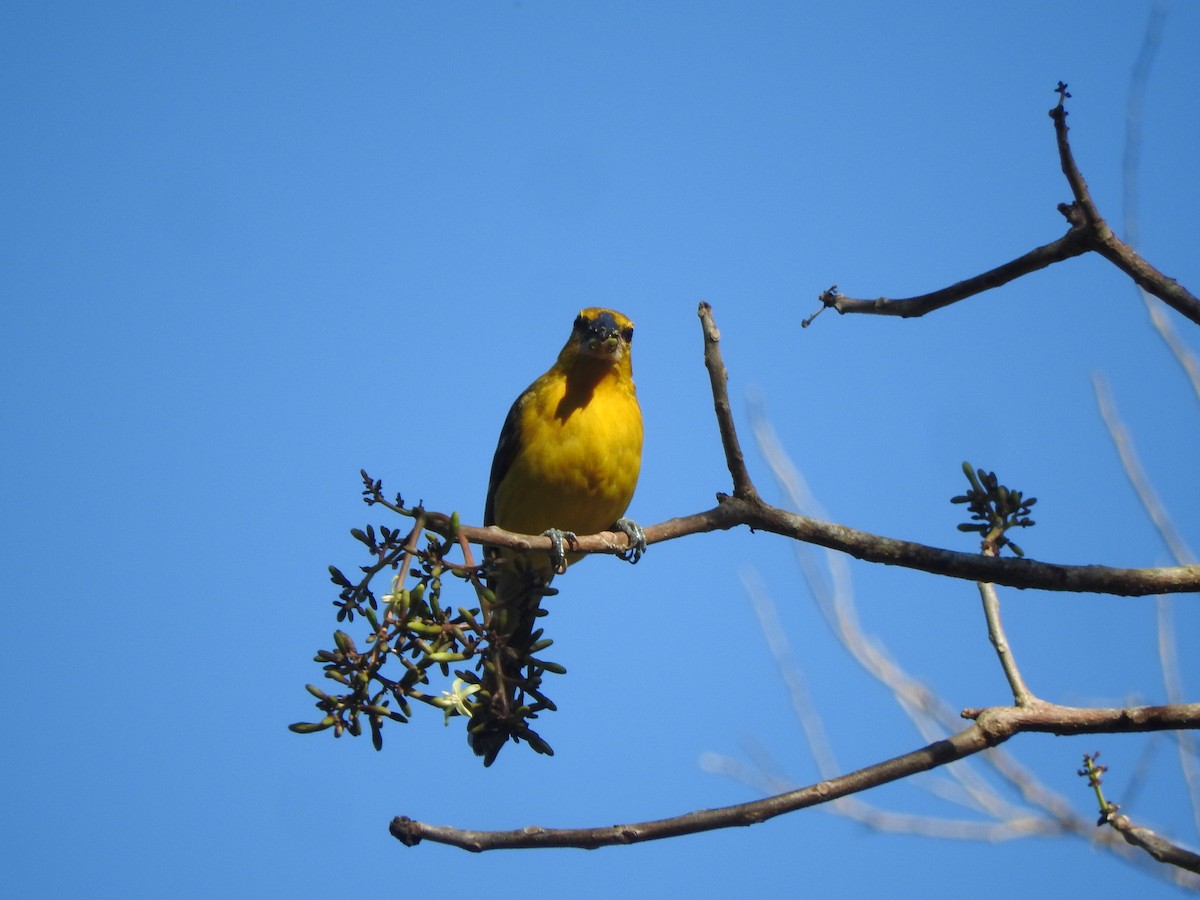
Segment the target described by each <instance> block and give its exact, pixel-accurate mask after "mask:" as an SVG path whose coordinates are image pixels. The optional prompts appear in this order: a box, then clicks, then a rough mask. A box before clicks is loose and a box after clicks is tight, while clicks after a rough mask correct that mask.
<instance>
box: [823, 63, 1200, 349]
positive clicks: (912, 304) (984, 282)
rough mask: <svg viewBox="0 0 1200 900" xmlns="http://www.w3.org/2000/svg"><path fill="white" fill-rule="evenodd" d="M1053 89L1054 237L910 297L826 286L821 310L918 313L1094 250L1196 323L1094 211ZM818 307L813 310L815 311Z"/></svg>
mask: <svg viewBox="0 0 1200 900" xmlns="http://www.w3.org/2000/svg"><path fill="white" fill-rule="evenodd" d="M1057 91H1058V94H1059V100H1058V103H1057V104H1056V105H1055V106H1054V108H1053V109H1051V110H1050V117H1051V119H1053V120H1054V135H1055V141H1056V143H1057V145H1058V156H1059V163H1060V165H1061V167H1062V171H1063V175H1064V176H1065V178H1066V180H1067V184H1068V185H1069V186H1070V188H1071V194H1072V196H1073V197H1074V201H1073V202H1072V203H1069V204H1065V203H1064V204H1059V207H1058V209H1059V211H1060V212H1061V213H1062V214H1063V215H1064V216H1065V217H1066V219H1067V221H1068V223H1069V224H1070V228H1069V230H1068V231H1067V233H1066V234H1064V235H1063V236H1062V237H1060V238H1059V239H1058V240H1056V241H1053V242H1051V243H1049V244H1046V245H1044V246H1042V247H1037V248H1035V249H1033V250H1030V251H1029V252H1028V253H1026V254H1025V255H1023V256H1020V257H1018V258H1017V259H1014V260H1012V261H1011V262H1008V263H1005V264H1004V265H1002V266H999V267H997V268H995V269H992V270H990V271H988V272H984V273H983V274H982V275H977V276H975V277H973V278H968V279H966V280H965V281H960V282H958V283H957V284H954V285H951V286H950V287H948V288H943V289H941V290H938V291H934V292H932V293H929V294H921V295H919V296H916V297H907V298H904V299H889V298H887V297H879V298H877V299H873V300H860V299H856V298H853V297H846V296H845V295H843V294H841V293H839V292H838V290H837V288H836V287H832V288H830V289H829V290H827V291H826V292H825V293H823V294H822V295H821V296H820V298H819V299H820V301H821V304H822V306H821V309H825V308H826V307H830V308H833V309H836V310H837V311H838V312H839V313H869V314H874V315H889V316H902V317H911V316H921V315H925V314H926V313H928V312H932V311H934V310H936V309H941V308H942V307H945V306H949V305H950V304H952V303H956V302H958V301H959V300H964V299H966V298H967V297H972V296H975V295H976V294H980V293H982V292H983V291H987V290H990V289H992V288H995V287H999V286H1000V285H1002V284H1006V283H1008V282H1009V281H1012V280H1013V279H1014V278H1019V277H1020V276H1022V275H1027V274H1029V273H1030V272H1036V271H1037V270H1038V269H1043V268H1045V267H1046V266H1048V265H1051V264H1052V263H1056V262H1061V261H1063V260H1064V259H1070V258H1071V257H1073V256H1079V255H1081V254H1083V253H1087V252H1089V251H1094V252H1096V253H1099V254H1100V255H1101V256H1103V257H1104V258H1105V259H1107V260H1108V261H1109V262H1111V263H1112V264H1113V265H1115V266H1116V267H1117V268H1119V269H1120V270H1121V271H1122V272H1124V273H1125V274H1126V275H1128V276H1129V277H1130V278H1132V279H1133V281H1134V283H1136V284H1137V285H1138V286H1139V287H1140V288H1142V289H1143V290H1145V291H1147V292H1149V293H1151V294H1153V295H1154V296H1156V297H1159V298H1160V299H1162V300H1163V301H1165V302H1166V303H1167V304H1168V305H1169V306H1171V307H1172V308H1173V309H1175V310H1176V311H1177V312H1179V313H1180V314H1182V315H1184V316H1186V317H1187V318H1189V319H1191V320H1192V321H1193V322H1196V323H1197V324H1200V300H1198V299H1197V298H1196V297H1195V296H1193V295H1192V294H1191V293H1190V292H1189V291H1188V290H1187V289H1186V288H1184V287H1183V286H1182V285H1180V284H1179V283H1178V282H1177V281H1175V279H1173V278H1169V277H1167V276H1166V275H1164V274H1163V273H1162V272H1160V271H1159V270H1158V269H1156V268H1155V267H1154V266H1152V265H1151V264H1150V263H1149V262H1147V261H1146V260H1145V259H1143V258H1142V257H1141V256H1140V255H1139V254H1138V253H1137V252H1136V251H1135V250H1134V249H1133V248H1132V247H1131V246H1129V244H1126V243H1125V242H1124V241H1122V240H1121V239H1120V238H1119V237H1117V236H1116V235H1115V234H1114V233H1113V230H1112V229H1111V228H1110V227H1109V226H1108V223H1107V222H1106V221H1105V220H1104V217H1103V216H1102V215H1100V212H1099V210H1098V209H1097V207H1096V204H1095V202H1094V201H1093V199H1092V195H1091V192H1090V191H1089V190H1088V186H1087V181H1086V180H1085V179H1084V177H1083V173H1082V172H1080V170H1079V166H1078V165H1077V164H1076V162H1075V156H1074V154H1073V153H1072V151H1071V145H1070V142H1069V141H1068V139H1067V132H1068V130H1069V129H1068V128H1067V111H1066V109H1065V107H1064V105H1063V104H1064V102H1065V100H1066V98H1067V97H1069V96H1070V94H1068V93H1067V90H1066V85H1064V84H1061V83H1060V84H1059V86H1058V88H1057ZM820 311H821V310H820V309H819V310H818V311H817V312H818V313H819V312H820ZM815 317H816V313H814V314H813V316H810V317H809V318H808V319H806V320H805V321H804V322H803V323H802V324H803V325H805V326H807V325H808V324H810V323H811V322H812V320H813V318H815Z"/></svg>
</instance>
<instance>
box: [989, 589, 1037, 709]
mask: <svg viewBox="0 0 1200 900" xmlns="http://www.w3.org/2000/svg"><path fill="white" fill-rule="evenodd" d="M979 596H980V598H981V599H982V600H983V615H984V618H985V619H986V620H987V629H988V640H990V641H991V642H992V646H993V647H994V648H995V649H996V656H997V657H999V659H1000V668H1002V669H1003V670H1004V677H1005V678H1007V679H1008V686H1009V687H1010V688H1011V689H1012V693H1013V702H1014V703H1016V704H1017V706H1033V705H1036V704H1038V703H1041V701H1040V700H1038V698H1037V697H1035V696H1034V695H1033V693H1032V692H1031V691H1030V690H1029V688H1028V687H1027V686H1026V685H1025V679H1024V678H1022V677H1021V670H1020V669H1019V668H1017V660H1016V658H1015V657H1014V656H1013V653H1012V649H1011V648H1010V647H1009V645H1008V638H1007V637H1006V636H1005V634H1004V625H1003V623H1002V622H1001V621H1000V598H999V597H998V596H997V595H996V586H995V585H994V584H989V583H988V582H986V581H981V582H979Z"/></svg>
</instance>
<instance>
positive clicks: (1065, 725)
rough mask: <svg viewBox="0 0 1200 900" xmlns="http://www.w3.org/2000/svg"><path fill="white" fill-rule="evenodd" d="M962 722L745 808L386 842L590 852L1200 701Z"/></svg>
mask: <svg viewBox="0 0 1200 900" xmlns="http://www.w3.org/2000/svg"><path fill="white" fill-rule="evenodd" d="M963 716H964V717H966V718H973V719H975V723H974V724H973V725H971V726H970V727H968V728H966V729H964V730H962V731H960V732H958V733H957V734H955V735H952V736H951V737H949V738H946V739H945V740H941V741H935V742H934V743H932V744H929V745H928V746H925V747H922V748H920V749H918V750H914V751H912V752H911V753H906V754H904V755H903V756H897V757H895V758H894V759H889V760H885V761H884V762H880V763H876V764H875V765H872V766H867V767H866V768H863V769H859V770H858V771H856V772H851V773H849V774H846V775H842V776H839V777H837V778H831V779H827V780H825V781H821V782H818V783H816V784H812V785H808V786H807V787H803V788H800V789H798V790H794V791H788V792H787V793H784V794H778V795H776V796H774V797H767V798H764V799H762V800H755V801H752V802H750V803H739V804H736V805H734V806H725V807H721V808H719V809H703V810H697V811H696V812H691V813H686V814H684V815H680V816H674V817H672V818H669V819H657V820H653V821H649V822H638V823H634V824H628V825H608V826H601V827H594V828H592V827H587V828H542V827H540V826H528V827H525V828H518V829H515V830H512V831H476V830H472V829H463V828H455V827H453V826H447V825H428V824H426V823H424V822H418V821H416V820H415V819H410V818H408V817H407V816H397V817H396V818H395V819H393V820H392V823H391V826H390V831H391V833H392V836H393V837H395V838H396V839H397V840H398V841H400V842H401V843H403V844H404V845H405V846H408V847H413V846H416V845H417V844H419V843H420V842H421V841H423V840H429V841H433V842H435V843H440V844H450V845H451V846H455V847H461V848H462V849H464V850H470V851H472V852H475V853H479V852H482V851H484V850H518V849H534V848H546V847H578V848H581V849H594V848H596V847H604V846H613V845H620V844H637V843H641V842H643V841H652V840H661V839H663V838H670V837H679V836H681V835H685V834H697V833H699V832H703V831H713V830H716V829H719V828H730V827H733V826H744V825H755V824H758V823H759V822H765V821H767V820H768V819H773V818H775V817H776V816H780V815H784V814H785V813H790V812H795V811H796V810H800V809H805V808H807V807H810V806H818V805H820V804H822V803H828V802H830V801H831V800H836V799H838V798H840V797H845V796H847V795H849V794H855V793H858V792H860V791H865V790H869V789H871V788H874V787H878V786H879V785H882V784H888V783H889V782H893V781H897V780H899V779H901V778H907V777H908V776H910V775H915V774H916V773H918V772H925V771H928V770H930V769H933V768H937V767H938V766H944V765H946V764H947V763H951V762H954V761H955V760H959V759H963V758H964V757H967V756H971V755H973V754H975V753H978V752H979V751H980V750H986V749H988V748H989V747H995V746H997V745H999V744H1002V743H1004V742H1005V741H1007V740H1008V739H1009V738H1011V737H1012V736H1013V735H1016V734H1020V733H1022V732H1026V731H1034V732H1047V733H1050V734H1080V733H1087V734H1097V733H1131V732H1143V731H1164V730H1171V729H1177V728H1200V703H1192V704H1185V705H1181V706H1148V707H1131V708H1128V709H1079V708H1075V707H1066V706H1057V705H1055V704H1050V703H1046V704H1040V705H1038V706H1037V707H1033V708H1029V707H1016V706H1003V707H991V708H988V709H982V710H966V711H964V712H963Z"/></svg>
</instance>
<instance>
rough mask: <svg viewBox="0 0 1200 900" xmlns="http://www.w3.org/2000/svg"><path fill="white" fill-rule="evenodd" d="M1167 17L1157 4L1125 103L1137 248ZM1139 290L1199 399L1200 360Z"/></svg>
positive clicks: (1126, 175)
mask: <svg viewBox="0 0 1200 900" xmlns="http://www.w3.org/2000/svg"><path fill="white" fill-rule="evenodd" d="M1166 16H1167V11H1166V8H1165V7H1164V6H1163V5H1162V4H1155V5H1154V7H1153V8H1152V9H1151V10H1150V20H1149V22H1147V24H1146V34H1145V37H1144V38H1143V40H1142V47H1141V49H1140V50H1139V51H1138V55H1137V59H1136V60H1135V61H1134V64H1133V73H1132V75H1131V76H1130V79H1129V97H1128V99H1127V100H1126V103H1125V154H1124V160H1123V165H1122V167H1121V168H1122V181H1123V189H1124V190H1123V193H1124V213H1125V215H1124V231H1125V240H1127V241H1129V244H1130V246H1133V247H1138V246H1140V244H1141V217H1140V215H1139V203H1140V200H1141V187H1140V177H1141V171H1140V164H1141V158H1142V109H1143V108H1144V107H1145V104H1146V92H1147V88H1148V87H1149V84H1150V69H1151V66H1152V65H1153V64H1154V60H1155V57H1156V56H1157V55H1158V48H1159V46H1160V43H1161V40H1162V28H1163V21H1164V20H1165V19H1166ZM1137 290H1138V296H1140V297H1141V298H1142V302H1143V303H1145V305H1146V312H1147V314H1148V315H1149V316H1150V323H1151V324H1152V325H1153V326H1154V330H1155V331H1157V332H1158V335H1159V337H1160V338H1162V340H1163V342H1164V343H1165V344H1166V345H1167V349H1168V350H1170V351H1171V355H1172V356H1173V357H1174V358H1175V361H1176V362H1178V363H1179V365H1180V366H1182V367H1183V371H1184V373H1185V374H1186V376H1187V379H1188V383H1189V384H1190V385H1191V386H1192V392H1193V393H1194V394H1195V395H1196V399H1197V400H1200V361H1198V360H1197V359H1196V356H1195V354H1193V353H1192V352H1191V351H1190V350H1189V349H1188V348H1187V346H1186V345H1185V344H1184V343H1183V341H1182V340H1180V338H1179V333H1178V332H1177V331H1176V330H1175V326H1174V325H1173V324H1172V323H1171V320H1170V319H1169V318H1168V317H1167V315H1166V313H1165V312H1164V311H1163V308H1162V305H1161V304H1160V303H1158V302H1156V301H1155V299H1154V298H1153V297H1152V295H1151V294H1149V293H1147V292H1146V291H1145V290H1143V289H1142V288H1141V287H1139V288H1138V289H1137Z"/></svg>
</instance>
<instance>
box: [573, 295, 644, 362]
mask: <svg viewBox="0 0 1200 900" xmlns="http://www.w3.org/2000/svg"><path fill="white" fill-rule="evenodd" d="M632 341H633V322H631V321H630V320H629V319H628V318H626V317H625V316H623V315H622V314H621V313H619V312H617V311H616V310H614V309H602V308H601V307H598V306H594V307H592V308H590V309H584V310H580V312H579V315H578V316H576V317H575V327H574V328H573V329H572V330H571V338H570V340H568V341H567V346H566V347H564V348H563V353H564V354H570V355H573V356H577V357H589V358H592V359H601V360H607V361H609V362H613V363H616V362H619V361H620V360H622V359H623V358H625V357H626V356H627V355H628V354H629V345H630V343H631V342H632Z"/></svg>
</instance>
